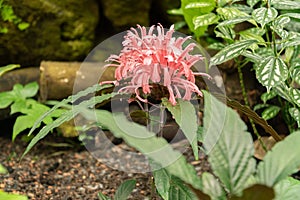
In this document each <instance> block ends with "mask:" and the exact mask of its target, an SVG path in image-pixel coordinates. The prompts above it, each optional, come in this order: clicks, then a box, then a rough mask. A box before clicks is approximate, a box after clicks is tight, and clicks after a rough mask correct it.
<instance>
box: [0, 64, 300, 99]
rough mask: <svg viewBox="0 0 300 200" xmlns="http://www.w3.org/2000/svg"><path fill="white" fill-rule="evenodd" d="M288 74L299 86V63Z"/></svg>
mask: <svg viewBox="0 0 300 200" xmlns="http://www.w3.org/2000/svg"><path fill="white" fill-rule="evenodd" d="M290 74H291V78H292V79H293V81H295V82H296V83H298V84H299V85H300V63H298V65H297V66H296V64H295V67H292V68H291V71H290ZM0 99H1V98H0Z"/></svg>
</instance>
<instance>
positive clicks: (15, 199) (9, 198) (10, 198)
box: [0, 190, 28, 200]
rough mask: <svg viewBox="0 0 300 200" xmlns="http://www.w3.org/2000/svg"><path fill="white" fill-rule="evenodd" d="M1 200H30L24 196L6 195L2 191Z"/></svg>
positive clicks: (0, 193) (0, 192)
mask: <svg viewBox="0 0 300 200" xmlns="http://www.w3.org/2000/svg"><path fill="white" fill-rule="evenodd" d="M0 199H3V200H4V199H5V200H28V198H27V197H26V196H24V195H19V194H11V193H6V192H3V191H1V190H0Z"/></svg>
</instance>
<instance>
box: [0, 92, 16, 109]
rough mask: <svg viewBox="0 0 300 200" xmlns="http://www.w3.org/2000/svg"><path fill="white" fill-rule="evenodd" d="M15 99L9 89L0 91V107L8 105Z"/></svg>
mask: <svg viewBox="0 0 300 200" xmlns="http://www.w3.org/2000/svg"><path fill="white" fill-rule="evenodd" d="M14 100H15V97H14V95H13V94H12V92H11V91H8V92H1V93H0V109H2V108H6V107H8V106H9V105H10V104H12V103H13V102H14Z"/></svg>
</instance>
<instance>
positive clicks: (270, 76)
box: [255, 56, 288, 91]
mask: <svg viewBox="0 0 300 200" xmlns="http://www.w3.org/2000/svg"><path fill="white" fill-rule="evenodd" d="M255 71H256V78H257V80H258V81H259V82H260V83H261V84H262V85H263V86H265V87H267V90H268V91H269V90H270V89H271V88H272V87H274V86H277V85H279V84H280V83H281V82H284V81H285V80H286V79H287V78H288V68H287V66H286V64H285V63H284V61H283V60H282V59H281V58H276V57H274V56H269V57H266V58H264V59H263V60H262V61H261V62H260V64H258V65H257V67H256V69H255Z"/></svg>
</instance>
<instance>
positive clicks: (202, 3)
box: [181, 0, 216, 37]
mask: <svg viewBox="0 0 300 200" xmlns="http://www.w3.org/2000/svg"><path fill="white" fill-rule="evenodd" d="M215 6H216V3H215V1H214V0H181V9H182V13H183V16H184V19H185V21H186V22H187V24H188V26H189V28H190V30H191V31H192V32H194V33H195V35H196V37H199V36H201V35H203V34H204V32H205V31H206V29H207V27H205V26H204V27H203V26H201V27H199V28H197V29H196V28H195V26H194V23H193V19H194V17H196V16H200V15H204V14H208V13H210V12H211V11H213V9H214V8H215Z"/></svg>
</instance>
